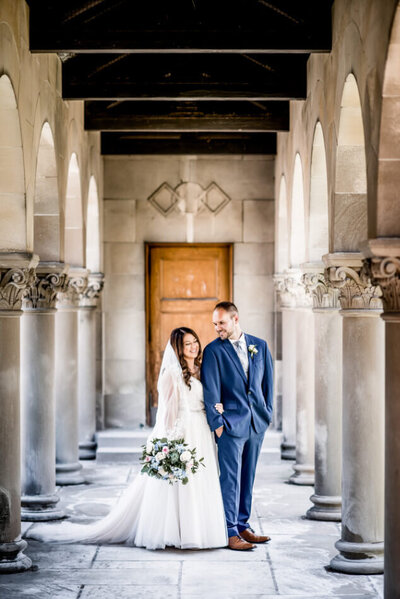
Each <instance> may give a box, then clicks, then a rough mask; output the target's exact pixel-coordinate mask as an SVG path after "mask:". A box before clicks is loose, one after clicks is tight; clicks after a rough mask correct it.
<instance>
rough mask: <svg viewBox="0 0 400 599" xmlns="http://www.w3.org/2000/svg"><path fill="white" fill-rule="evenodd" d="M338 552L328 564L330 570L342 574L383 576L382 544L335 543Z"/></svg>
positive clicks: (340, 541)
mask: <svg viewBox="0 0 400 599" xmlns="http://www.w3.org/2000/svg"><path fill="white" fill-rule="evenodd" d="M335 547H336V549H338V550H339V551H340V553H339V554H338V555H336V556H335V557H334V558H333V559H332V560H331V563H330V566H331V568H332V570H335V571H336V572H343V573H344V574H383V547H384V544H383V543H350V542H348V541H342V540H339V541H337V542H336V543H335Z"/></svg>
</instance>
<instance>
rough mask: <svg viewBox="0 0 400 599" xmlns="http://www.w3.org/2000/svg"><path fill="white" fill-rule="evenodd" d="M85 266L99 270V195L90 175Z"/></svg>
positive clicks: (94, 270) (93, 179)
mask: <svg viewBox="0 0 400 599" xmlns="http://www.w3.org/2000/svg"><path fill="white" fill-rule="evenodd" d="M86 268H89V269H90V270H91V272H99V271H100V221H99V196H98V192H97V184H96V180H95V178H94V177H93V176H92V177H90V182H89V192H88V203H87V218H86Z"/></svg>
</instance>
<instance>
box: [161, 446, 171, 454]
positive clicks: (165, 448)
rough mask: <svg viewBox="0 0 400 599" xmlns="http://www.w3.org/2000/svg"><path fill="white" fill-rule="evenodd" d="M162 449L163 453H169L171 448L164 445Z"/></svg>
mask: <svg viewBox="0 0 400 599" xmlns="http://www.w3.org/2000/svg"><path fill="white" fill-rule="evenodd" d="M162 450H163V453H165V454H167V453H169V449H168V447H167V446H165V447H163V448H162Z"/></svg>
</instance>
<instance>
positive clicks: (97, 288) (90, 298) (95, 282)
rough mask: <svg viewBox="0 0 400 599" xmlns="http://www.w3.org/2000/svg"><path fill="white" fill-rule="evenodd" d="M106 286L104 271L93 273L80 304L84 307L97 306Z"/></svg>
mask: <svg viewBox="0 0 400 599" xmlns="http://www.w3.org/2000/svg"><path fill="white" fill-rule="evenodd" d="M103 287H104V275H103V273H93V274H90V275H89V277H88V284H87V287H86V289H85V290H84V291H83V293H82V294H81V296H80V301H79V305H80V307H83V308H95V307H96V306H97V300H98V299H99V297H100V293H101V292H102V290H103Z"/></svg>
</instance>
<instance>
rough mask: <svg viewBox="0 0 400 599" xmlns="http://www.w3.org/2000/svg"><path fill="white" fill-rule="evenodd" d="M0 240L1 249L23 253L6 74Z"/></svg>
mask: <svg viewBox="0 0 400 599" xmlns="http://www.w3.org/2000/svg"><path fill="white" fill-rule="evenodd" d="M0 239H1V249H2V250H14V251H25V250H26V244H27V237H26V198H25V171H24V158H23V150H22V138H21V127H20V121H19V113H18V106H17V100H16V97H15V93H14V89H13V86H12V83H11V80H10V79H9V77H8V76H7V75H2V76H1V77H0Z"/></svg>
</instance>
